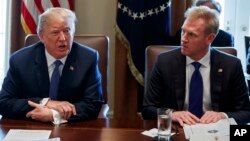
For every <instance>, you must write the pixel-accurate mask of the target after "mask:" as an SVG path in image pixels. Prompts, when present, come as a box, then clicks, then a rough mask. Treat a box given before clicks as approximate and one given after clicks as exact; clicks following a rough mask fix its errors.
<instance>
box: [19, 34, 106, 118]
mask: <svg viewBox="0 0 250 141" xmlns="http://www.w3.org/2000/svg"><path fill="white" fill-rule="evenodd" d="M39 41H40V39H39V37H38V36H37V35H36V34H29V35H27V36H26V37H25V42H24V46H29V45H32V44H34V43H36V42H39ZM74 41H75V42H78V43H80V44H83V45H86V46H88V47H91V48H93V49H95V50H97V51H98V52H99V63H98V67H99V70H100V73H101V75H102V92H103V101H104V105H103V107H102V110H101V111H100V114H99V116H98V117H99V118H106V117H107V115H106V114H107V112H108V109H109V107H108V104H107V102H108V92H107V83H108V80H107V78H108V72H107V70H108V59H109V38H108V37H107V36H103V35H75V36H74Z"/></svg>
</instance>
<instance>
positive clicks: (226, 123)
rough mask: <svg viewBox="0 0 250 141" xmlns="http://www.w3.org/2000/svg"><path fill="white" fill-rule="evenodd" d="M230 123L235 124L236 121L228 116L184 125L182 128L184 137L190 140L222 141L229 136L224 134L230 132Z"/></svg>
mask: <svg viewBox="0 0 250 141" xmlns="http://www.w3.org/2000/svg"><path fill="white" fill-rule="evenodd" d="M230 124H231V125H236V124H237V123H236V122H235V120H234V119H233V118H229V119H223V120H220V121H218V122H216V123H210V124H195V125H184V127H183V129H184V133H185V137H186V139H190V141H198V140H199V141H200V140H201V139H202V141H207V140H209V141H211V139H217V140H218V139H220V140H221V141H224V140H225V139H227V138H229V137H225V136H229V134H230ZM202 136H208V137H205V138H204V137H202Z"/></svg>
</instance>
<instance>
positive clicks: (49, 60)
mask: <svg viewBox="0 0 250 141" xmlns="http://www.w3.org/2000/svg"><path fill="white" fill-rule="evenodd" d="M45 56H46V58H47V64H48V67H49V66H51V65H53V63H54V62H55V61H56V60H60V61H61V62H62V64H63V65H64V64H65V61H66V58H67V56H65V57H63V58H61V59H55V58H54V57H53V56H51V55H50V54H49V53H48V51H47V49H45Z"/></svg>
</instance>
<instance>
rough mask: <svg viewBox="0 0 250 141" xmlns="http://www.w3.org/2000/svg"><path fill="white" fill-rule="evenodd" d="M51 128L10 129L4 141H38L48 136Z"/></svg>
mask: <svg viewBox="0 0 250 141" xmlns="http://www.w3.org/2000/svg"><path fill="white" fill-rule="evenodd" d="M50 134H51V130H21V129H10V130H9V132H8V133H7V135H6V136H5V138H4V141H39V140H46V139H48V138H49V136H50Z"/></svg>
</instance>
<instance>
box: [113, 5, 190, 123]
mask: <svg viewBox="0 0 250 141" xmlns="http://www.w3.org/2000/svg"><path fill="white" fill-rule="evenodd" d="M191 5H192V0H172V11H171V13H172V14H171V16H172V17H171V26H172V28H171V35H175V33H176V31H177V30H178V29H180V27H181V25H182V23H183V21H184V18H183V17H184V11H185V10H186V9H187V8H188V7H190V6H191ZM115 46H116V48H115V87H114V88H115V91H114V92H115V94H114V96H115V97H114V118H118V119H130V120H133V119H137V118H140V116H139V113H138V112H137V106H138V105H137V103H138V101H140V98H142V96H138V92H139V91H140V90H139V86H140V84H139V83H138V82H137V81H136V80H135V78H134V77H133V75H132V73H131V72H130V70H129V67H128V63H127V61H128V60H127V50H126V48H125V47H124V46H123V45H122V43H121V42H120V40H119V39H118V38H116V43H115Z"/></svg>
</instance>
